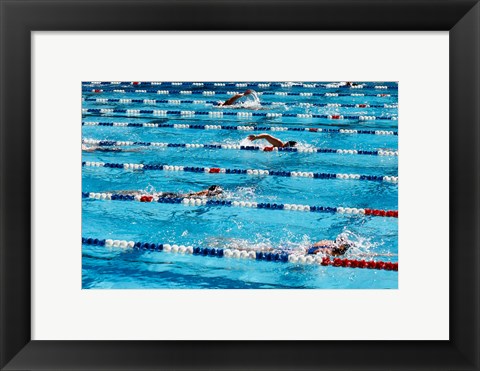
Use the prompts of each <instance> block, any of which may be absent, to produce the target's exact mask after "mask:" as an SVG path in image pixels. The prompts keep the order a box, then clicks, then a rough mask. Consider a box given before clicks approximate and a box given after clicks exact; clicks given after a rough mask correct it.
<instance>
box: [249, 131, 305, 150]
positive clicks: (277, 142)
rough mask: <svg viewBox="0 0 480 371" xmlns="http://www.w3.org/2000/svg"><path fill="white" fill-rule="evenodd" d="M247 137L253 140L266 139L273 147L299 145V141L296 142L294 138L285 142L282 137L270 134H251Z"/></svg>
mask: <svg viewBox="0 0 480 371" xmlns="http://www.w3.org/2000/svg"><path fill="white" fill-rule="evenodd" d="M247 139H248V140H251V141H252V142H253V141H254V140H258V139H265V140H266V141H267V142H268V143H270V144H271V145H272V146H273V147H282V148H287V147H295V146H296V145H297V142H295V141H294V140H289V141H288V142H285V143H284V142H282V141H281V140H280V139H278V138H275V137H272V136H271V135H270V134H258V135H254V134H251V135H249V136H248V137H247Z"/></svg>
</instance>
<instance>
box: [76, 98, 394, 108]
mask: <svg viewBox="0 0 480 371" xmlns="http://www.w3.org/2000/svg"><path fill="white" fill-rule="evenodd" d="M82 101H83V102H95V103H100V104H108V103H120V104H146V105H155V104H172V105H180V104H195V105H205V106H210V105H217V103H218V101H214V100H184V99H133V98H82ZM276 105H277V106H282V105H285V106H299V107H304V108H308V107H331V108H387V109H390V108H392V109H397V108H398V104H387V103H385V104H368V103H356V104H348V103H298V102H262V106H276Z"/></svg>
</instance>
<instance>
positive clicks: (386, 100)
mask: <svg viewBox="0 0 480 371" xmlns="http://www.w3.org/2000/svg"><path fill="white" fill-rule="evenodd" d="M325 84H328V83H310V82H309V83H297V84H292V85H290V86H286V87H282V86H277V85H278V84H271V85H270V86H266V85H260V86H258V84H257V83H252V85H253V86H255V87H254V89H255V91H257V92H258V93H262V92H265V93H264V94H259V98H260V102H261V104H262V106H261V107H260V108H261V109H258V110H252V109H249V108H245V107H223V108H219V107H216V106H215V104H213V103H212V102H217V101H224V100H226V99H228V98H229V96H230V95H229V94H225V93H226V92H228V93H231V92H235V91H237V92H242V91H244V90H245V89H246V88H245V87H237V86H235V83H230V84H227V85H226V86H215V85H213V84H209V85H208V86H198V85H192V84H187V83H184V84H182V85H177V84H176V85H173V86H172V85H171V84H170V83H162V84H161V85H160V84H155V85H152V84H138V85H132V84H130V83H122V84H108V83H98V82H97V83H91V82H84V83H83V84H82V90H83V91H82V97H83V102H82V108H83V113H82V121H83V123H84V125H83V126H82V138H83V139H84V140H89V139H95V140H101V141H129V142H148V143H158V142H161V143H177V144H178V143H182V144H186V143H188V144H219V145H227V144H230V145H242V146H251V145H252V142H251V141H248V140H247V139H246V137H247V136H248V135H249V134H260V133H262V132H263V131H246V130H232V129H231V128H230V129H228V128H227V129H220V130H218V129H216V130H204V129H192V128H182V127H162V126H167V125H170V126H173V125H181V124H188V125H190V126H193V125H200V126H203V125H222V126H224V127H225V126H227V127H232V126H234V127H236V126H256V127H260V128H262V129H263V128H271V127H274V128H277V127H283V128H300V129H302V130H301V131H300V130H299V131H293V130H289V131H269V130H268V131H265V132H266V133H268V134H271V135H273V136H275V137H278V138H279V139H281V140H283V141H287V140H294V141H297V142H298V144H297V148H302V149H303V148H329V149H342V150H343V149H349V150H357V151H362V150H363V151H378V150H381V151H397V150H398V136H397V135H372V134H359V133H357V134H345V133H339V132H338V130H337V132H335V131H334V132H315V131H309V130H308V129H309V128H314V129H319V128H322V129H354V130H358V131H362V130H365V131H379V130H381V131H388V132H391V131H393V132H397V129H398V121H397V120H390V119H385V118H391V117H394V118H397V115H398V108H397V103H398V89H397V84H396V83H394V82H366V83H365V84H367V85H368V86H372V88H364V89H353V88H348V87H338V88H335V87H333V88H332V87H329V88H326V87H325ZM378 85H381V86H387V87H388V88H389V89H375V88H373V86H378ZM311 86H314V87H311ZM249 87H250V86H249ZM102 90H103V91H102ZM114 90H117V91H114ZM118 90H125V91H124V92H119V91H118ZM135 90H136V91H135ZM139 90H146V92H141V91H140V92H139ZM158 90H160V91H162V93H161V94H158V93H156V91H158ZM165 91H169V92H170V93H169V94H168V95H166V94H164V93H165ZM186 91H191V92H193V93H192V94H187V93H185V92H186ZM203 91H214V92H216V94H215V95H204V94H203V93H202V92H203ZM218 92H220V94H219V93H218ZM278 92H286V93H288V94H289V95H278V94H272V93H278ZM303 93H312V95H308V94H307V95H305V94H303ZM325 93H339V96H331V95H329V96H324V94H325ZM207 94H209V93H207ZM210 94H211V93H210ZM342 94H343V95H342ZM351 94H365V96H351ZM383 94H389V95H390V96H378V95H383ZM129 99H130V100H131V101H129ZM144 100H150V101H144ZM152 100H157V101H152ZM337 103H338V104H341V105H350V106H351V105H355V104H358V105H365V104H367V105H369V106H370V107H363V106H359V107H345V106H340V107H339V106H335V105H332V104H337ZM324 104H330V106H325V105H324ZM385 105H387V106H385ZM372 106H375V107H372ZM257 108H258V107H257ZM92 109H93V111H92ZM98 109H104V111H97V110H98ZM105 109H113V110H117V111H118V112H115V111H108V110H107V111H105ZM124 110H140V111H139V112H133V111H129V112H125V111H124ZM151 110H165V111H168V112H171V113H168V114H165V115H163V114H162V115H160V116H159V115H158V114H152V113H150V112H148V111H151ZM142 111H147V112H142ZM179 111H208V112H223V113H224V115H223V117H213V116H210V115H208V114H207V115H194V116H192V117H189V116H187V115H182V114H180V113H179ZM132 112H133V113H132ZM227 112H234V113H235V114H233V115H227V114H226V113H227ZM239 112H251V113H261V114H262V115H255V116H253V115H252V116H251V117H241V116H238V115H237V114H238V113H239ZM266 113H282V114H283V115H285V116H282V117H280V118H273V117H266V115H263V114H266ZM297 114H310V115H313V117H307V118H306V117H291V116H295V115H297ZM315 115H333V116H335V115H343V116H375V117H377V118H378V117H381V118H382V119H377V120H359V119H343V120H342V119H331V118H319V117H315ZM91 122H100V123H112V122H115V123H157V124H160V127H135V126H100V125H95V126H93V125H92V126H91V125H89V123H91ZM305 129H307V130H305ZM253 145H258V146H261V147H264V146H266V145H267V144H266V143H265V142H264V141H255V142H253ZM120 148H122V149H124V150H125V151H123V152H99V151H94V152H83V159H82V161H84V162H86V163H87V162H88V163H91V162H102V163H108V164H109V163H115V164H125V163H127V164H144V165H172V166H185V167H187V166H188V167H203V168H204V167H208V168H224V169H266V170H270V171H272V170H273V171H290V172H291V171H295V172H313V173H330V174H339V173H341V174H361V175H366V176H370V175H375V176H397V174H398V156H391V155H390V156H377V155H361V154H339V153H303V152H286V151H272V152H264V151H262V150H256V151H253V150H239V149H217V148H185V147H158V146H153V145H149V146H145V145H127V146H121V147H120ZM214 184H217V185H221V187H222V188H223V189H225V191H226V192H225V194H226V195H225V197H224V198H222V200H227V201H232V202H233V201H239V202H241V201H245V202H257V203H270V204H274V203H275V204H301V205H315V206H324V207H344V208H345V207H350V208H358V209H360V208H363V209H379V210H398V184H397V183H394V182H386V181H372V180H358V179H325V178H309V177H297V176H271V175H269V176H262V175H249V174H233V173H213V174H211V173H205V172H186V171H165V170H142V169H140V170H131V169H124V168H111V167H98V166H83V167H82V191H83V192H86V193H88V192H95V193H118V192H119V191H144V192H146V193H152V192H161V191H165V192H181V193H187V192H197V191H201V190H203V189H206V188H208V187H209V186H211V185H214ZM340 233H345V234H346V235H347V236H348V238H349V240H350V241H352V242H353V243H354V247H352V248H351V249H350V250H349V251H348V252H347V253H346V254H345V255H344V256H342V257H341V258H343V259H345V258H347V259H358V260H360V259H365V260H367V261H369V260H372V259H373V260H381V261H384V262H398V260H399V259H398V219H397V218H394V217H379V216H371V215H353V214H345V213H331V212H302V211H289V210H271V209H257V208H248V207H231V206H225V205H201V206H187V205H184V204H182V203H180V204H167V203H158V202H151V203H149V202H135V201H118V200H101V199H100V200H99V199H94V198H90V197H88V196H87V197H84V198H82V236H84V237H92V238H98V239H113V240H126V241H142V242H154V243H163V244H171V245H174V244H175V245H184V246H195V247H196V246H200V247H209V248H217V249H227V248H228V249H248V250H254V251H261V250H266V249H268V248H280V249H282V250H284V251H287V252H288V253H289V254H290V253H294V254H297V253H298V254H300V252H301V251H303V249H305V248H307V247H308V246H310V245H312V244H313V243H315V242H317V241H320V240H323V239H335V237H337V236H338V235H339V234H340ZM332 259H333V258H332ZM82 267H83V270H82V284H83V288H96V289H100V288H115V289H120V288H149V289H158V288H161V289H165V288H178V289H192V288H193V289H196V288H217V289H219V288H223V289H233V288H240V289H243V288H254V289H260V288H282V289H287V288H288V289H290V288H291V289H295V288H311V289H314V288H329V289H333V288H348V289H351V288H355V289H372V288H374V289H383V288H389V289H396V288H397V287H398V272H397V271H387V270H377V269H360V268H346V267H334V266H322V265H320V264H317V263H314V264H301V263H291V262H286V263H282V262H271V261H258V260H256V259H234V258H226V257H223V258H218V257H209V256H206V257H205V256H201V255H200V256H199V255H194V254H180V253H172V252H164V251H149V250H145V249H132V248H119V247H107V246H99V245H93V244H83V245H82Z"/></svg>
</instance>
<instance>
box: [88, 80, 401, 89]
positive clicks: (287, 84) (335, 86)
mask: <svg viewBox="0 0 480 371" xmlns="http://www.w3.org/2000/svg"><path fill="white" fill-rule="evenodd" d="M82 85H83V86H85V87H88V86H90V87H91V86H94V85H100V86H106V85H116V86H125V87H131V86H138V87H140V86H162V87H173V86H175V87H178V86H182V87H189V88H191V87H194V88H200V87H215V88H216V87H232V88H233V87H235V88H260V89H267V88H285V89H291V88H304V89H315V88H320V89H375V90H398V84H393V85H392V84H388V85H387V84H378V85H372V84H357V85H353V86H349V85H346V84H344V85H340V84H339V83H318V82H305V83H292V82H236V83H234V82H184V81H182V82H150V81H85V82H83V83H82Z"/></svg>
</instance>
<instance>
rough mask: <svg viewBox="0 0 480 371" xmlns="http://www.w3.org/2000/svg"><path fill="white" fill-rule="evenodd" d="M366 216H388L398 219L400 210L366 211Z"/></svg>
mask: <svg viewBox="0 0 480 371" xmlns="http://www.w3.org/2000/svg"><path fill="white" fill-rule="evenodd" d="M365 215H374V216H386V217H391V218H398V210H377V209H365Z"/></svg>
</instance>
